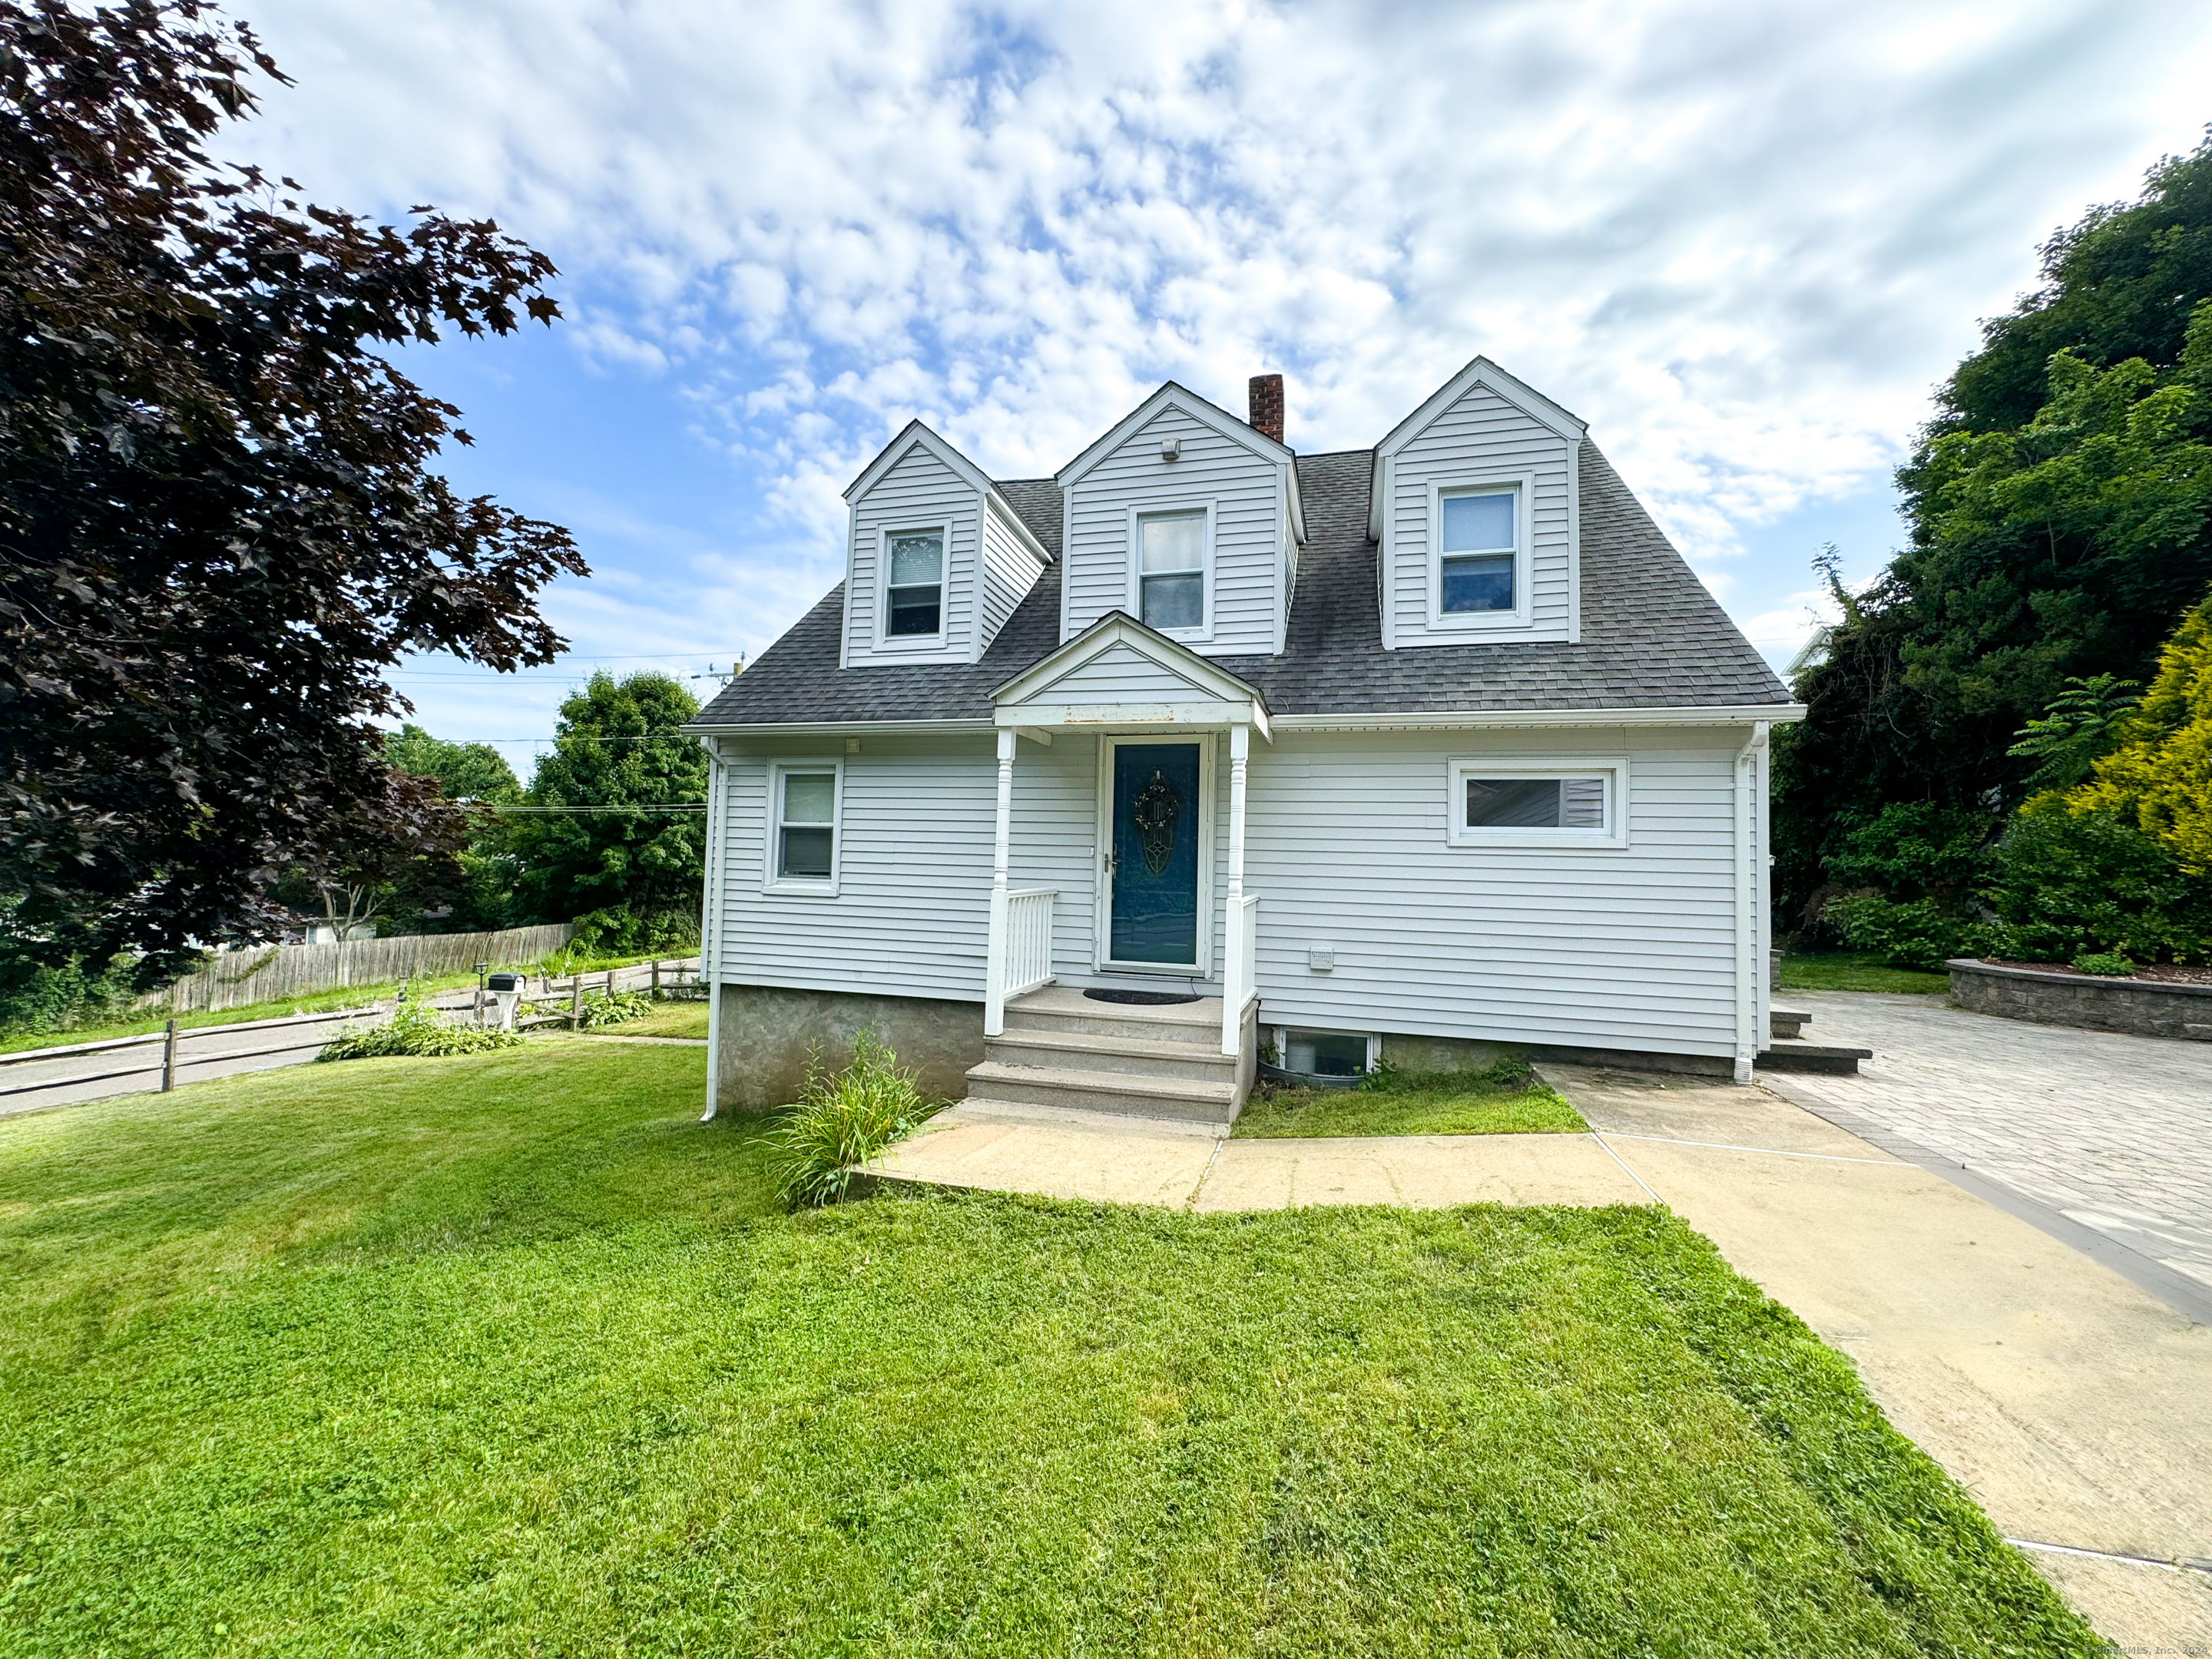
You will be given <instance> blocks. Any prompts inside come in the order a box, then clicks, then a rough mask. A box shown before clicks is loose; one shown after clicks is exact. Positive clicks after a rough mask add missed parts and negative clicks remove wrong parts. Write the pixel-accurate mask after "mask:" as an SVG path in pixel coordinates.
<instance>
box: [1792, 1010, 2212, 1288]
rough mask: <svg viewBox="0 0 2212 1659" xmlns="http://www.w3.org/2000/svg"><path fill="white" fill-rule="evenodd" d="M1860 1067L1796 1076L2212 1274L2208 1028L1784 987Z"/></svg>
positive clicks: (2211, 1278) (2201, 1278) (2078, 1215)
mask: <svg viewBox="0 0 2212 1659" xmlns="http://www.w3.org/2000/svg"><path fill="white" fill-rule="evenodd" d="M1780 1000H1782V1001H1783V1002H1784V1004H1786V1005H1787V1006H1791V1007H1798V1008H1805V1009H1808V1010H1810V1011H1811V1012H1812V1014H1813V1022H1812V1024H1810V1025H1809V1026H1808V1027H1807V1028H1806V1033H1805V1034H1806V1036H1808V1037H1809V1038H1811V1039H1812V1040H1814V1041H1815V1042H1850V1043H1857V1044H1859V1045H1861V1046H1863V1047H1865V1048H1872V1049H1873V1050H1874V1058H1873V1059H1872V1060H1869V1061H1867V1062H1866V1063H1865V1064H1864V1065H1863V1066H1862V1068H1861V1074H1860V1075H1859V1076H1857V1077H1856V1078H1836V1077H1816V1076H1802V1075H1797V1074H1794V1073H1793V1074H1791V1076H1790V1079H1789V1081H1790V1085H1792V1086H1793V1087H1794V1088H1796V1089H1798V1090H1802V1091H1806V1092H1808V1093H1811V1094H1814V1095H1816V1096H1818V1097H1820V1098H1821V1099H1823V1100H1825V1101H1827V1102H1829V1103H1832V1104H1834V1105H1837V1106H1841V1107H1843V1108H1844V1109H1847V1110H1849V1111H1851V1112H1855V1113H1857V1114H1858V1115H1860V1116H1862V1117H1864V1118H1867V1119H1869V1120H1871V1121H1874V1122H1875V1123H1876V1124H1879V1125H1880V1126H1881V1127H1883V1128H1886V1129H1887V1130H1889V1131H1891V1132H1892V1133H1895V1134H1899V1135H1902V1136H1904V1137H1905V1139H1908V1140H1911V1141H1915V1142H1917V1143H1918V1144H1919V1145H1920V1146H1924V1147H1926V1148H1927V1149H1928V1150H1929V1151H1930V1152H1936V1153H1938V1154H1940V1155H1942V1157H1944V1158H1950V1159H1953V1160H1955V1161H1956V1162H1958V1163H1960V1164H1964V1165H1966V1167H1967V1168H1968V1169H1970V1170H1978V1172H1980V1173H1981V1174H1983V1175H1985V1176H1990V1177H1991V1178H1993V1179H1995V1180H1997V1181H2001V1182H2004V1183H2005V1184H2007V1185H2008V1186H2010V1187H2013V1188H2017V1189H2018V1190H2019V1191H2021V1192H2023V1193H2025V1194H2027V1195H2028V1196H2029V1197H2031V1198H2033V1199H2036V1200H2039V1201H2041V1202H2042V1203H2045V1204H2047V1205H2049V1206H2051V1207H2052V1208H2053V1209H2056V1210H2057V1211H2059V1212H2062V1213H2063V1214H2064V1215H2066V1216H2068V1217H2069V1218H2072V1219H2073V1220H2075V1221H2077V1222H2079V1223H2081V1225H2085V1226H2087V1227H2092V1228H2094V1229H2095V1230H2096V1231H2099V1232H2101V1233H2103V1234H2105V1235H2106V1237H2110V1238H2112V1239H2114V1240H2116V1241H2118V1243H2122V1244H2124V1245H2126V1246H2127V1247H2128V1248H2129V1249H2132V1250H2135V1251H2136V1252H2138V1253H2140V1254H2142V1255H2148V1256H2149V1257H2151V1258H2152V1259H2154V1260H2155V1261H2162V1262H2164V1263H2165V1264H2166V1266H2167V1267H2172V1268H2173V1269H2174V1270H2175V1271H2176V1272H2179V1273H2183V1274H2185V1275H2187V1276H2188V1277H2189V1278H2191V1279H2195V1280H2197V1282H2198V1283H2200V1284H2203V1285H2207V1286H2212V1042H2179V1041H2174V1040H2170V1039H2166V1038H2162V1037H2135V1036H2118V1035H2116V1034H2113V1033H2109V1032H2104V1031H2082V1030H2073V1029H2071V1028H2069V1027H2065V1026H2057V1025H2033V1024H2028V1023H2027V1022H2026V1021H2024V1020H2015V1019H1998V1018H1995V1017H1994V1016H1992V1015H1988V1014H1970V1013H1968V1012H1966V1011H1965V1010H1963V1009H1960V1008H1954V1007H1952V1006H1949V1004H1948V1001H1947V1000H1945V999H1943V998H1941V997H1929V996H1869V995H1860V994H1850V993H1844V992H1835V991H1825V992H1813V991H1785V992H1784V993H1783V994H1782V996H1781V999H1780Z"/></svg>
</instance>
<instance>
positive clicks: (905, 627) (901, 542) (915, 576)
mask: <svg viewBox="0 0 2212 1659" xmlns="http://www.w3.org/2000/svg"><path fill="white" fill-rule="evenodd" d="M884 542H885V544H886V545H887V549H888V551H887V554H886V556H885V558H884V566H885V568H886V572H887V574H886V576H885V580H884V634H885V635H887V636H888V637H890V638H891V639H934V638H936V637H937V636H938V635H941V634H943V633H944V631H945V532H944V531H943V530H941V529H935V530H898V531H893V532H890V533H889V534H887V535H886V536H885V537H884Z"/></svg>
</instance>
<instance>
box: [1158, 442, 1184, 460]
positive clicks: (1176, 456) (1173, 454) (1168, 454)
mask: <svg viewBox="0 0 2212 1659" xmlns="http://www.w3.org/2000/svg"><path fill="white" fill-rule="evenodd" d="M1160 459H1162V460H1164V461H1179V460H1181V459H1182V439H1180V438H1163V439H1161V440H1160Z"/></svg>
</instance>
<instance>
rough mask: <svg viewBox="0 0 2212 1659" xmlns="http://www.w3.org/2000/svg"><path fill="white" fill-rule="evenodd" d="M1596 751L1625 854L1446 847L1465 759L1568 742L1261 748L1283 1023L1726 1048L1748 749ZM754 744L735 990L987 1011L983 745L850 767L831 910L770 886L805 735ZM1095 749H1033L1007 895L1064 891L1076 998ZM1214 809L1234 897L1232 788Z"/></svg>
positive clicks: (729, 907) (1078, 739)
mask: <svg viewBox="0 0 2212 1659" xmlns="http://www.w3.org/2000/svg"><path fill="white" fill-rule="evenodd" d="M1589 737H1590V738H1592V739H1593V745H1592V747H1591V749H1590V750H1589V755H1588V756H1587V757H1585V758H1586V761H1587V762H1588V763H1589V764H1586V765H1585V766H1584V767H1583V769H1582V773H1583V775H1597V773H1598V771H1599V769H1600V766H1599V764H1598V763H1617V762H1619V761H1620V759H1621V758H1622V757H1624V756H1625V757H1626V762H1627V764H1626V771H1625V778H1626V782H1625V799H1624V800H1623V801H1622V802H1621V803H1620V806H1619V807H1618V808H1617V809H1616V810H1618V811H1620V812H1621V813H1622V814H1623V815H1624V822H1623V828H1624V829H1626V830H1627V831H1628V832H1629V836H1630V844H1629V845H1628V846H1627V847H1625V848H1607V847H1581V848H1571V849H1561V848H1541V847H1491V846H1484V847H1467V846H1455V845H1453V844H1451V840H1450V836H1449V823H1450V822H1451V818H1452V816H1453V811H1452V805H1451V802H1450V799H1449V775H1450V769H1451V764H1452V763H1454V762H1455V761H1457V762H1470V761H1474V762H1480V763H1483V764H1481V765H1479V766H1478V767H1477V770H1479V771H1484V772H1488V773H1495V772H1496V771H1498V769H1501V768H1504V767H1509V766H1510V765H1512V764H1514V763H1516V758H1517V760H1518V761H1519V762H1521V763H1534V762H1537V761H1546V762H1551V761H1557V760H1558V759H1559V758H1560V757H1561V756H1562V754H1563V753H1566V752H1570V751H1567V750H1565V744H1564V738H1563V734H1562V733H1561V732H1556V731H1555V732H1546V733H1541V734H1539V733H1528V734H1525V738H1526V740H1524V738H1523V737H1522V736H1521V735H1516V734H1510V733H1502V732H1501V733H1496V734H1491V733H1482V734H1480V735H1479V736H1478V735H1477V734H1473V733H1469V732H1357V733H1336V732H1281V731H1279V732H1277V733H1276V738H1275V742H1274V743H1273V744H1272V745H1270V744H1254V745H1253V754H1252V761H1251V771H1250V793H1249V805H1248V834H1247V843H1246V878H1245V880H1246V890H1247V891H1248V892H1250V893H1254V894H1256V895H1257V896H1259V898H1260V901H1261V902H1260V910H1259V940H1258V945H1259V948H1258V959H1259V987H1260V995H1261V1020H1262V1022H1263V1023H1264V1024H1267V1025H1270V1026H1280V1027H1286V1028H1295V1029H1304V1030H1321V1031H1360V1032H1377V1031H1379V1032H1386V1033H1399V1034H1403V1035H1407V1036H1454V1037H1468V1038H1476V1039H1486V1040H1490V1041H1495V1042H1524V1043H1537V1044H1550V1045H1557V1046H1560V1047H1565V1048H1610V1049H1620V1050H1628V1051H1640V1052H1644V1053H1656V1054H1701V1055H1719V1056H1725V1055H1728V1054H1731V1053H1732V1052H1733V1050H1734V1045H1735V955H1734V939H1735V889H1734V874H1735V860H1734V846H1733V841H1732V832H1733V820H1732V817H1731V810H1732V780H1733V768H1734V762H1735V753H1736V750H1737V749H1738V748H1739V747H1740V745H1741V740H1742V739H1741V731H1740V730H1732V731H1730V730H1720V729H1715V730H1711V731H1704V730H1698V729H1684V730H1679V731H1668V732H1663V733H1650V734H1645V733H1640V732H1636V731H1634V730H1630V731H1626V732H1624V731H1622V730H1620V729H1619V728H1613V729H1609V730H1607V731H1606V732H1603V733H1595V732H1593V733H1590V734H1589ZM747 741H748V744H749V752H746V753H743V754H739V755H738V756H736V757H733V759H732V763H731V764H730V766H729V769H728V771H727V773H726V781H725V790H724V805H723V807H722V814H721V819H722V833H723V834H724V836H726V840H725V842H724V843H723V844H722V846H721V848H720V849H719V850H720V855H721V856H722V857H723V858H724V859H725V860H726V864H725V866H724V876H723V883H722V892H723V895H724V898H723V907H722V914H721V916H720V929H719V933H718V935H717V937H718V938H719V939H720V958H721V965H722V975H723V977H724V979H725V980H726V981H730V982H732V983H738V984H757V985H772V986H782V987H793V988H799V989H814V990H826V991H849V992H862V993H872V994H884V995H897V996H916V997H942V998H948V999H955V1000H969V1001H974V1000H981V996H982V987H983V947H984V935H985V929H986V927H987V921H988V904H989V895H990V885H991V838H992V818H993V813H994V805H995V801H996V787H997V785H996V763H995V758H994V747H993V739H992V738H991V737H990V736H989V734H987V733H983V732H978V733H976V734H975V736H973V737H939V738H922V737H915V738H884V737H877V736H864V737H863V739H862V746H861V749H860V752H858V753H856V754H848V755H846V756H845V757H843V759H842V763H841V767H842V804H841V812H840V835H839V846H838V884H837V887H838V890H837V892H836V896H834V897H830V898H824V897H823V896H819V895H805V894H786V893H779V892H775V891H770V890H763V889H764V888H765V887H767V886H769V885H770V884H769V883H767V882H766V881H765V879H764V874H763V872H764V863H763V860H764V859H765V857H766V856H767V854H768V850H769V831H770V816H769V805H768V790H769V776H770V769H771V763H772V761H774V760H775V759H778V758H781V759H787V760H792V761H811V760H812V759H813V757H814V753H816V752H818V751H810V750H809V749H808V747H807V746H806V745H805V743H804V741H803V740H801V739H797V738H793V739H790V740H787V741H783V742H780V743H771V744H762V743H761V742H760V740H758V739H749V740H747ZM1540 743H1541V747H1540V746H1538V745H1539V744H1540ZM1599 744H1602V746H1599ZM763 748H765V749H767V750H770V751H773V752H770V753H762V752H758V751H759V750H761V749H763ZM1098 748H1099V742H1098V739H1097V738H1095V737H1092V736H1090V735H1087V734H1085V733H1082V732H1068V731H1062V732H1058V733H1056V734H1055V741H1054V743H1053V744H1052V745H1051V746H1050V747H1049V748H1042V747H1040V746H1038V745H1036V744H1030V743H1028V742H1024V743H1022V744H1020V745H1019V748H1018V751H1017V753H1016V757H1015V761H1014V799H1013V837H1012V866H1011V869H1010V872H1009V874H1010V878H1011V880H1012V884H1013V885H1014V886H1015V887H1016V888H1025V887H1052V888H1056V889H1057V890H1059V898H1058V901H1057V902H1056V903H1055V906H1054V915H1053V933H1054V965H1055V967H1056V969H1058V971H1059V973H1060V978H1061V980H1062V981H1063V982H1066V983H1072V984H1078V985H1083V984H1099V983H1112V982H1114V981H1113V979H1112V977H1111V976H1103V977H1102V976H1100V975H1097V974H1095V973H1094V972H1093V971H1092V963H1093V959H1094V951H1095V949H1096V915H1095V912H1094V908H1093V906H1094V903H1095V901H1096V894H1097V880H1098V866H1097V796H1096V793H1095V792H1096V790H1097V782H1098V776H1099V766H1098ZM1761 777H1762V780H1763V769H1762V772H1761ZM1215 793H1216V800H1215V803H1214V808H1215V810H1214V819H1215V823H1214V837H1213V840H1214V890H1215V891H1216V893H1217V894H1218V893H1220V892H1223V891H1225V889H1226V880H1227V871H1226V859H1227V856H1228V853H1227V833H1226V828H1227V826H1226V807H1225V794H1226V790H1225V788H1217V790H1216V792H1215ZM1761 891H1762V892H1763V891H1764V887H1763V884H1762V887H1761ZM1763 908H1764V907H1763V906H1762V910H1763ZM1219 912H1220V905H1219V904H1218V902H1217V903H1216V904H1215V905H1214V906H1213V913H1212V915H1211V916H1210V917H1209V918H1208V919H1207V922H1206V926H1207V927H1209V928H1210V929H1212V932H1211V933H1210V935H1209V937H1210V939H1211V941H1212V945H1211V951H1210V953H1209V959H1210V960H1212V961H1214V962H1217V963H1218V961H1219V959H1220V958H1219V951H1220V948H1221V944H1220V932H1219V929H1220V914H1219ZM1765 925H1766V924H1765V917H1764V915H1761V917H1760V921H1759V926H1760V929H1761V932H1762V935H1763V933H1764V930H1765ZM1315 951H1328V953H1329V955H1328V957H1327V960H1328V961H1329V962H1330V963H1331V964H1332V966H1331V967H1330V969H1329V970H1328V971H1326V972H1320V971H1316V969H1314V967H1313V966H1312V963H1313V962H1314V960H1315V957H1314V954H1313V953H1314V952H1315ZM1207 988H1212V987H1211V985H1210V983H1209V985H1208V987H1207ZM1761 989H1762V994H1761V997H1760V1006H1761V1008H1762V1011H1763V1009H1764V1006H1765V994H1764V987H1761Z"/></svg>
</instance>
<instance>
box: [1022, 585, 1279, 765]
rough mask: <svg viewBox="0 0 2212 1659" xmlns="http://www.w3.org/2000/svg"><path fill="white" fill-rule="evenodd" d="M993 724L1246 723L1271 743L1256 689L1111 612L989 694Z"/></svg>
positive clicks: (1035, 728)
mask: <svg viewBox="0 0 2212 1659" xmlns="http://www.w3.org/2000/svg"><path fill="white" fill-rule="evenodd" d="M991 720H992V724H993V725H994V726H998V727H1000V729H1002V730H1012V731H1016V732H1024V733H1025V734H1030V735H1036V736H1039V737H1042V738H1044V740H1046V741H1049V740H1050V738H1049V733H1051V732H1054V731H1057V730H1064V729H1078V730H1082V731H1087V732H1150V731H1158V730H1159V729H1160V728H1162V727H1166V726H1173V727H1181V728H1183V729H1186V730H1194V731H1214V732H1219V731H1225V730H1228V729H1230V728H1232V727H1236V726H1248V727H1249V728H1251V729H1252V730H1254V731H1256V732H1259V734H1260V735H1261V737H1263V738H1267V740H1268V741H1270V742H1273V738H1274V733H1273V727H1272V725H1271V722H1270V720H1269V716H1268V712H1267V698H1266V697H1265V696H1262V695H1261V691H1260V690H1259V688H1258V687H1256V686H1254V685H1251V684H1247V683H1246V682H1245V681H1243V680H1241V679H1239V678H1237V676H1236V675H1234V674H1231V673H1230V672H1228V671H1226V670H1225V669H1223V668H1221V667H1219V666H1218V665H1216V664H1214V663H1212V662H1209V661H1208V660H1207V659H1206V658H1204V657H1201V656H1200V655H1199V654H1198V653H1196V652H1195V651H1192V650H1190V649H1188V647H1185V646H1182V645H1181V644H1178V643H1177V642H1176V641H1174V640H1171V639H1169V638H1168V637H1166V636H1165V635H1162V634H1159V633H1158V632H1155V631H1154V630H1153V629H1150V628H1147V627H1146V626H1145V624H1144V623H1140V622H1139V621H1137V620H1136V618H1135V617H1131V616H1128V615H1127V614H1126V613H1124V612H1122V611H1111V612H1109V613H1108V614H1107V615H1106V616H1104V617H1101V618H1100V619H1099V620H1098V621H1097V622H1096V623H1092V624H1091V626H1090V627H1089V628H1087V629H1084V631H1083V632H1082V633H1080V634H1079V635H1076V636H1075V637H1074V638H1073V639H1072V640H1070V641H1067V643H1066V644H1065V645H1063V646H1061V647H1060V648H1059V649H1058V650H1055V651H1053V652H1050V653H1048V654H1047V655H1045V656H1044V657H1042V658H1041V659H1038V660H1037V661H1036V662H1035V663H1032V664H1031V665H1030V666H1029V667H1027V668H1025V669H1024V670H1023V671H1021V672H1020V673H1018V674H1017V675H1015V676H1014V677H1013V678H1012V679H1010V680H1008V681H1006V683H1005V684H1003V685H1001V686H1000V687H999V688H998V689H997V690H995V691H994V692H993V693H992V694H991Z"/></svg>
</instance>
